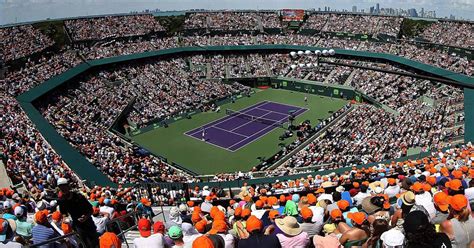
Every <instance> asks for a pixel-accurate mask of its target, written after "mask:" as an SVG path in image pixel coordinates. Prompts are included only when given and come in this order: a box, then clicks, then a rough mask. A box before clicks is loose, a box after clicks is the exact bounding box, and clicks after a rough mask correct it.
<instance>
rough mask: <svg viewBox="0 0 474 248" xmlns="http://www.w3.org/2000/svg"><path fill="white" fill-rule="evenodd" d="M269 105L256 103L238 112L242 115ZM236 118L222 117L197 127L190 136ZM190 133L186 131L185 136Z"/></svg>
mask: <svg viewBox="0 0 474 248" xmlns="http://www.w3.org/2000/svg"><path fill="white" fill-rule="evenodd" d="M267 103H268V102H267V101H263V102H259V103H256V104H254V105H252V106H249V107H247V108H244V109H241V110H238V111H242V113H245V112H247V111H250V110H252V109H253V108H256V107H257V106H260V105H265V104H267ZM235 117H236V116H232V117H230V118H229V116H228V115H225V116H223V117H221V118H219V119H217V120H214V121H212V122H210V123H207V124H205V125H202V126H200V127H197V128H195V129H192V130H191V131H192V132H191V133H190V135H193V134H195V133H197V132H199V131H201V130H202V127H204V126H207V125H210V126H208V127H205V129H207V128H209V127H212V126H214V125H219V124H221V123H222V122H225V121H228V120H232V119H233V118H235ZM188 132H190V131H186V132H185V134H186V133H188Z"/></svg>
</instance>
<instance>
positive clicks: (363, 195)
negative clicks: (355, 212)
mask: <svg viewBox="0 0 474 248" xmlns="http://www.w3.org/2000/svg"><path fill="white" fill-rule="evenodd" d="M367 196H370V194H369V193H362V192H359V193H357V195H355V196H354V197H353V198H352V199H353V200H354V205H355V206H359V205H360V204H362V200H364V199H365V198H367Z"/></svg>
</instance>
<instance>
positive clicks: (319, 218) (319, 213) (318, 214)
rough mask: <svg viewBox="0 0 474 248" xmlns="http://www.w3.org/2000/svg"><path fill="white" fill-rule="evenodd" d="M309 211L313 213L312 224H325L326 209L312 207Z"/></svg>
mask: <svg viewBox="0 0 474 248" xmlns="http://www.w3.org/2000/svg"><path fill="white" fill-rule="evenodd" d="M309 209H311V211H312V212H313V218H312V219H311V221H312V222H314V223H318V224H321V225H322V223H323V222H324V208H322V207H316V206H310V207H309Z"/></svg>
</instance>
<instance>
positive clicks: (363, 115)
mask: <svg viewBox="0 0 474 248" xmlns="http://www.w3.org/2000/svg"><path fill="white" fill-rule="evenodd" d="M457 100H458V99H456V98H454V97H453V98H448V99H443V100H440V101H439V102H438V103H437V105H436V107H429V106H428V104H427V103H425V102H422V101H415V100H414V101H410V102H407V103H406V104H405V105H404V106H402V107H400V108H399V109H398V110H399V111H400V113H399V114H398V115H396V114H393V113H389V112H387V111H386V110H384V109H381V108H377V107H374V106H372V105H366V104H364V105H361V106H358V107H356V109H355V110H354V111H352V112H350V113H349V114H348V115H347V117H346V118H345V119H344V120H341V121H339V122H337V123H336V124H335V125H333V126H332V127H331V128H329V130H327V132H325V133H324V134H323V135H321V136H320V137H318V138H316V139H315V140H314V141H313V142H312V143H311V144H310V145H308V146H307V147H306V148H304V149H302V150H301V151H300V152H298V153H297V154H296V155H295V156H293V157H292V158H291V159H290V161H289V163H288V166H290V167H304V166H314V165H325V166H326V165H329V166H331V165H350V164H366V163H371V162H378V161H383V160H388V159H396V158H399V157H403V156H406V155H407V154H408V150H409V149H413V148H421V151H429V150H433V149H438V148H440V147H443V146H445V145H446V144H449V142H450V141H451V139H452V138H454V137H457V136H459V135H462V134H463V132H464V131H463V130H464V128H463V126H460V127H459V128H458V129H454V130H453V129H452V128H454V127H455V126H456V124H458V123H456V119H455V118H454V117H453V115H454V113H455V112H456V111H457V109H456V108H451V105H452V104H453V102H456V101H457Z"/></svg>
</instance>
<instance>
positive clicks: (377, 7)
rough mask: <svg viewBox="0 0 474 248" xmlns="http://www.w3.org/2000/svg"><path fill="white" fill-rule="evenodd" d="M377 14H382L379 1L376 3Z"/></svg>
mask: <svg viewBox="0 0 474 248" xmlns="http://www.w3.org/2000/svg"><path fill="white" fill-rule="evenodd" d="M375 14H380V4H379V3H377V4H376V5H375Z"/></svg>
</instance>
